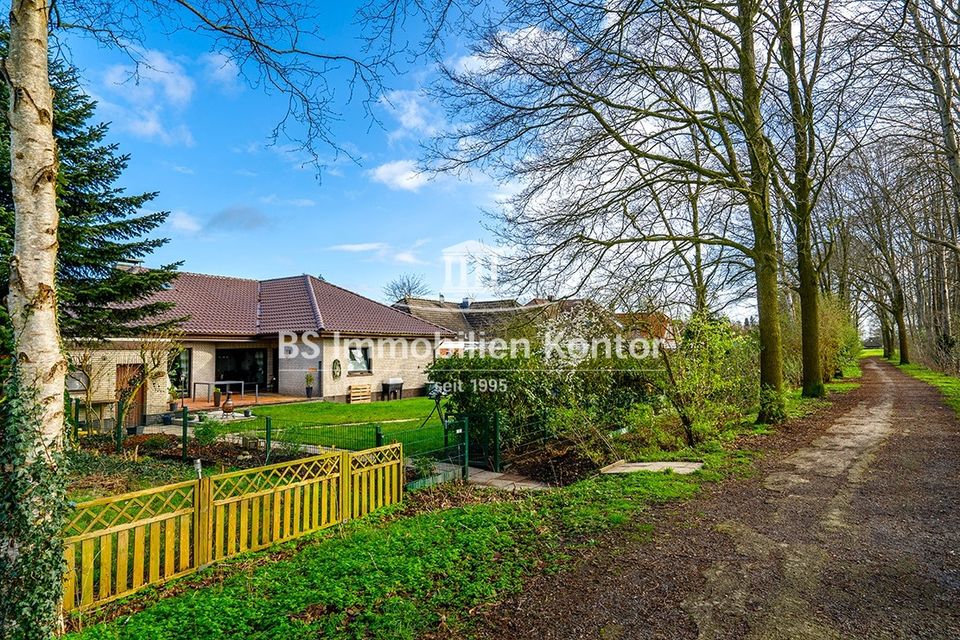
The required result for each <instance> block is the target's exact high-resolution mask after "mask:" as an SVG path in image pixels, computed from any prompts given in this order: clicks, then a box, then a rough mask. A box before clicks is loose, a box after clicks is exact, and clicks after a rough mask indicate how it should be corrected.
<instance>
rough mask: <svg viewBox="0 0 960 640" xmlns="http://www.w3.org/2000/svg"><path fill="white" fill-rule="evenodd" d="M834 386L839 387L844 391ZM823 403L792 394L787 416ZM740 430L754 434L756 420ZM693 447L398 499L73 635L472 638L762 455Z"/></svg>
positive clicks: (90, 638)
mask: <svg viewBox="0 0 960 640" xmlns="http://www.w3.org/2000/svg"><path fill="white" fill-rule="evenodd" d="M851 373H852V372H851ZM842 384H843V385H845V387H840V388H839V390H844V389H845V388H846V387H849V386H850V384H851V383H850V382H848V381H845V382H844V383H842ZM827 403H828V401H826V400H819V399H818V400H810V399H801V398H796V399H794V400H792V401H791V406H790V413H791V415H801V414H803V413H806V412H808V411H809V410H811V409H813V408H816V407H820V406H823V405H825V404H827ZM341 408H342V407H341ZM288 410H289V409H288ZM320 428H332V427H330V426H329V425H328V426H327V427H320ZM787 428H789V425H788V426H787ZM776 429H777V427H764V429H763V431H762V432H763V433H769V432H775V431H776ZM744 431H745V432H752V433H760V432H758V431H757V427H755V426H754V425H752V424H744V425H743V426H742V432H744ZM692 452H693V453H696V454H697V457H698V458H699V459H701V460H703V461H704V462H705V467H704V469H703V470H701V471H699V472H697V473H695V474H692V475H689V476H678V475H674V474H670V473H662V474H648V473H638V474H628V475H615V476H600V477H594V478H590V479H587V480H583V481H581V482H578V483H575V484H573V485H570V486H567V487H563V488H558V489H554V490H551V491H549V492H543V493H534V494H531V495H528V496H527V497H523V498H520V499H505V500H503V501H491V499H490V498H481V499H476V500H474V501H473V502H471V503H469V504H467V505H466V506H459V507H455V508H447V509H440V510H436V511H431V512H426V513H419V514H416V515H402V512H403V509H404V508H405V507H404V505H403V504H400V505H395V506H393V507H389V508H387V509H384V510H382V511H380V512H378V513H377V514H374V515H373V516H370V517H368V518H365V519H362V520H356V521H353V522H350V523H348V524H346V525H344V526H343V527H338V528H336V529H332V530H330V531H328V532H324V533H321V534H317V535H314V536H309V537H307V538H306V539H304V540H301V541H299V542H298V543H291V544H287V545H284V546H281V547H279V548H276V547H275V548H273V549H271V550H269V551H267V552H262V553H260V554H245V555H242V556H240V557H238V558H235V559H233V560H231V561H228V562H225V563H220V564H218V565H215V566H214V567H211V568H210V569H207V570H205V571H202V572H200V573H199V574H197V575H194V576H188V577H187V578H184V579H183V580H180V581H177V583H176V584H177V585H179V586H176V588H175V591H174V594H173V595H171V596H170V597H167V598H162V599H158V598H157V595H156V594H157V593H158V592H157V590H154V589H148V590H146V591H145V592H142V593H140V594H138V595H137V596H134V598H133V599H138V598H139V599H141V601H143V600H146V602H148V603H149V604H148V606H146V608H144V609H143V610H142V611H138V612H137V611H134V612H131V611H130V610H129V609H127V610H125V609H124V604H123V603H122V602H121V603H118V604H117V605H108V607H107V609H106V611H107V612H109V611H111V607H115V610H118V611H120V612H123V613H122V615H119V616H118V617H115V618H114V619H113V620H112V621H107V622H99V623H98V619H97V617H96V616H97V615H98V614H97V613H96V612H94V613H92V614H87V615H86V616H85V617H82V616H81V618H80V619H79V620H76V619H75V620H74V621H75V622H77V623H78V626H81V627H82V631H78V632H75V633H73V634H71V635H69V636H68V638H70V639H72V640H106V639H115V640H167V639H169V640H173V639H174V638H183V637H190V638H196V639H198V640H206V639H210V640H231V639H240V638H255V639H258V640H268V639H276V640H280V639H289V640H298V639H307V638H311V639H312V638H318V637H323V638H344V639H346V638H401V639H403V638H406V639H413V638H417V637H419V636H421V635H423V634H428V633H431V632H433V631H435V630H437V629H442V630H443V632H444V635H445V636H469V634H470V630H471V625H472V622H473V620H472V618H471V613H470V612H471V611H473V610H475V609H480V608H482V607H483V605H485V604H490V603H496V602H500V601H502V600H503V599H504V598H505V597H507V596H509V595H510V594H511V593H516V592H517V591H519V590H520V589H521V588H522V586H523V584H524V581H525V580H526V579H528V578H529V577H530V576H531V575H534V574H537V573H542V572H556V571H561V570H563V569H564V568H565V567H568V566H570V564H571V563H572V562H574V561H575V560H576V559H577V558H579V557H581V556H582V553H583V551H584V550H585V549H586V548H588V547H590V546H593V545H596V544H598V543H599V541H602V540H603V539H604V538H603V535H604V534H605V533H608V532H611V531H614V530H619V531H620V532H621V533H620V534H619V535H625V536H638V537H645V536H648V535H649V532H650V530H651V528H652V526H653V524H652V522H651V521H649V520H647V519H645V517H644V512H645V511H647V509H648V508H649V506H650V505H652V504H654V503H657V502H662V501H676V500H685V499H687V498H689V497H690V496H692V495H694V494H695V493H696V492H697V491H698V490H699V489H700V487H701V485H703V484H704V483H706V482H712V481H719V480H722V479H724V478H725V477H728V476H730V475H732V474H742V473H748V472H749V471H750V468H751V465H752V460H753V459H754V457H755V456H756V454H755V452H752V451H749V450H744V449H736V448H734V447H733V446H731V445H730V444H729V443H727V444H724V443H721V442H718V441H713V442H709V443H704V445H703V446H701V447H698V448H697V449H696V450H692ZM449 490H450V489H447V488H445V487H439V488H436V489H432V490H429V491H435V492H437V493H438V494H439V495H438V496H436V497H434V496H432V495H428V496H425V498H426V499H425V501H424V503H425V504H445V503H447V500H446V498H445V494H444V492H445V491H449ZM471 491H475V492H477V495H478V496H483V495H489V496H491V497H492V496H493V495H496V493H495V492H493V490H489V489H486V490H485V489H471ZM101 619H102V618H101Z"/></svg>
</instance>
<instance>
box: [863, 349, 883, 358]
mask: <svg viewBox="0 0 960 640" xmlns="http://www.w3.org/2000/svg"><path fill="white" fill-rule="evenodd" d="M882 356H883V349H864V350H863V351H861V352H860V357H861V358H880V357H882Z"/></svg>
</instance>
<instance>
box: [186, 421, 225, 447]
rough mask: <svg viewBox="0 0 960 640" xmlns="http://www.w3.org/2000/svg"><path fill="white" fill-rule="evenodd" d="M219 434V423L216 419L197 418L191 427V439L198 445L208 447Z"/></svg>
mask: <svg viewBox="0 0 960 640" xmlns="http://www.w3.org/2000/svg"><path fill="white" fill-rule="evenodd" d="M219 435H220V423H219V422H218V421H216V420H210V419H206V420H199V421H198V422H197V423H196V425H195V426H194V427H193V439H194V441H195V442H196V443H197V446H199V447H209V446H210V445H212V444H213V443H214V442H216V441H217V436H219Z"/></svg>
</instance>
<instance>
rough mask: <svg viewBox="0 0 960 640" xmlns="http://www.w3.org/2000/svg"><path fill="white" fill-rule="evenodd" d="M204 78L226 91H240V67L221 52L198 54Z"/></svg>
mask: <svg viewBox="0 0 960 640" xmlns="http://www.w3.org/2000/svg"><path fill="white" fill-rule="evenodd" d="M200 64H202V65H203V73H204V76H205V77H206V79H207V80H208V81H209V82H210V83H211V84H214V85H217V86H218V87H220V88H221V89H222V90H223V91H224V92H226V93H236V92H238V91H240V89H241V88H242V85H241V84H240V68H239V67H238V66H237V63H236V62H234V61H233V60H232V59H231V58H230V57H229V56H226V55H224V54H222V53H205V54H203V55H202V56H200Z"/></svg>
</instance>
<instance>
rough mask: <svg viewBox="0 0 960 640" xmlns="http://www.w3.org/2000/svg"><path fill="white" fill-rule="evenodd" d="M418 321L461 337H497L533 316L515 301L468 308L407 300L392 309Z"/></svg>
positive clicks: (483, 302) (476, 303)
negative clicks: (436, 325) (439, 327)
mask: <svg viewBox="0 0 960 640" xmlns="http://www.w3.org/2000/svg"><path fill="white" fill-rule="evenodd" d="M393 306H394V308H396V309H401V310H403V311H405V312H407V313H410V314H412V315H414V316H417V317H418V318H422V319H424V320H427V321H429V322H432V323H434V324H439V325H441V326H444V327H447V328H449V329H452V330H454V331H456V332H457V333H458V334H459V335H461V336H467V335H468V334H470V333H473V334H474V336H475V337H477V338H480V337H484V336H487V337H489V336H491V335H496V333H497V332H498V331H501V330H503V329H504V328H506V327H508V326H509V325H511V324H513V323H515V322H519V321H523V320H524V319H526V318H527V317H528V316H530V315H531V314H529V313H528V310H527V309H526V308H525V307H523V306H522V305H520V304H519V303H518V302H517V301H516V300H514V299H506V300H481V301H470V302H469V303H468V304H461V303H459V302H447V301H445V300H444V301H441V300H429V299H426V298H404V299H403V300H400V301H399V302H397V303H396V304H394V305H393Z"/></svg>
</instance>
